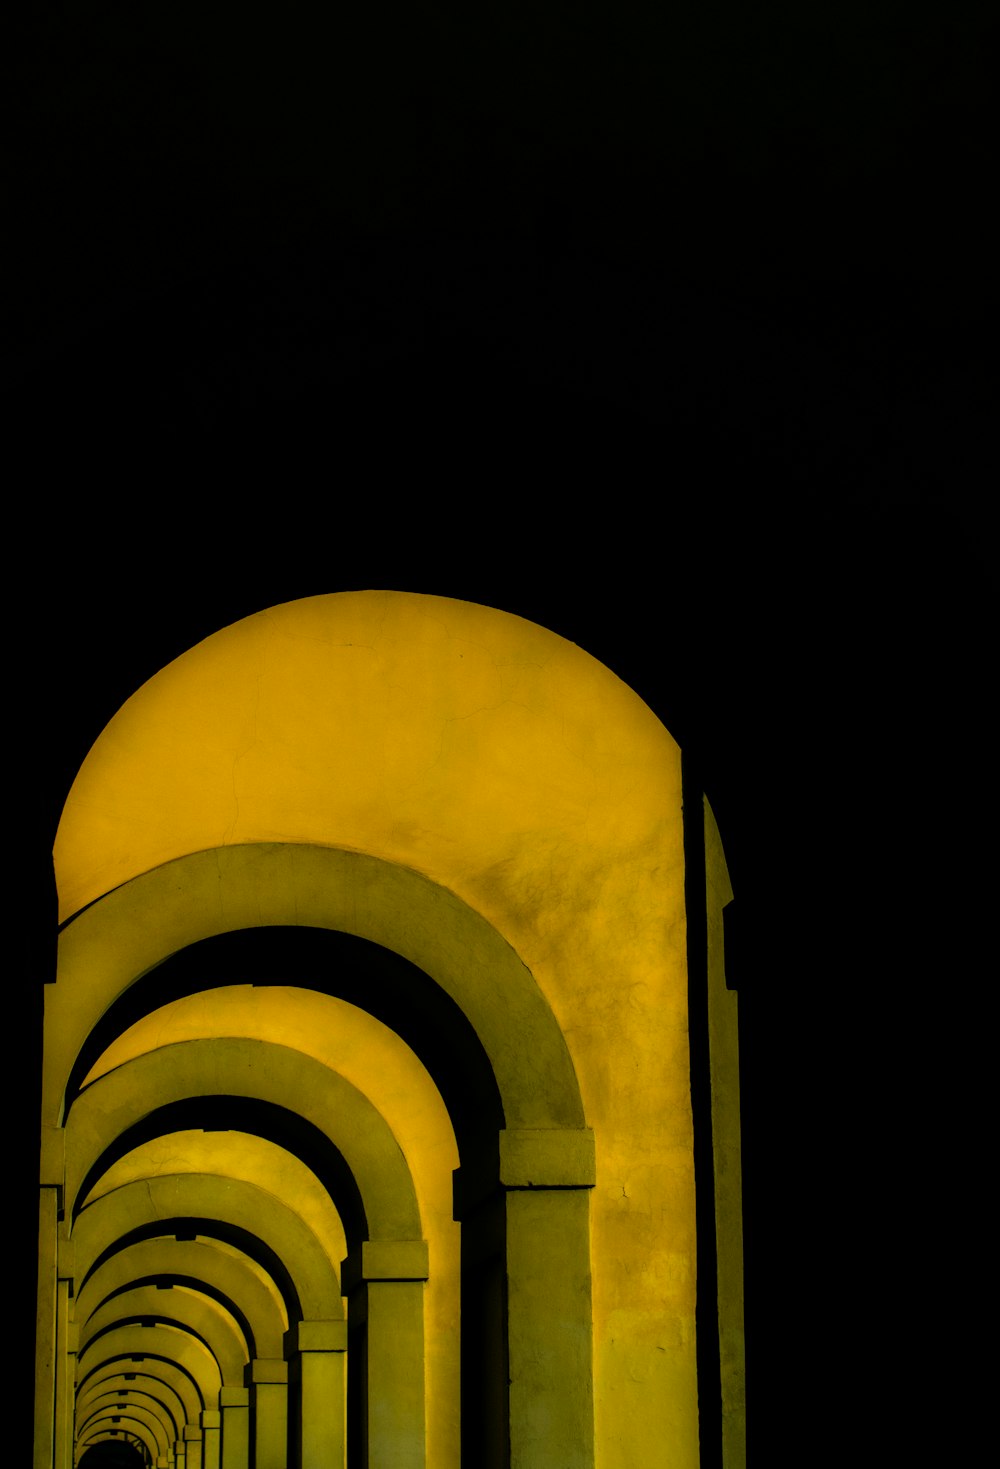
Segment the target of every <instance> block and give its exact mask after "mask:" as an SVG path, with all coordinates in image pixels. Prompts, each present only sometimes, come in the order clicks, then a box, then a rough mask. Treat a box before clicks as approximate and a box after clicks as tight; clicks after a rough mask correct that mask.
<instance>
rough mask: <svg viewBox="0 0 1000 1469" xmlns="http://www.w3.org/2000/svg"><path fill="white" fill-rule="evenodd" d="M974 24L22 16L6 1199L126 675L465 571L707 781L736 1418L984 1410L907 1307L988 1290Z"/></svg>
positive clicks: (849, 1426)
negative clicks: (729, 1026)
mask: <svg viewBox="0 0 1000 1469" xmlns="http://www.w3.org/2000/svg"><path fill="white" fill-rule="evenodd" d="M985 28H986V9H985V7H981V8H980V9H978V10H977V9H976V8H968V7H967V8H966V10H965V11H964V12H962V13H960V14H951V13H949V14H947V15H945V14H943V13H942V12H941V11H940V8H936V9H931V8H926V9H921V8H920V7H915V6H913V5H910V6H906V7H901V6H887V5H886V6H875V7H858V8H857V12H856V13H855V12H854V11H852V9H851V7H843V6H840V7H836V9H835V10H834V8H833V7H822V6H810V7H793V6H786V7H781V6H778V5H774V4H772V5H771V6H769V7H764V8H763V9H761V8H759V7H758V8H755V9H754V11H753V14H752V16H751V15H748V14H745V13H744V7H738V6H735V5H721V6H716V7H714V8H706V7H694V6H677V7H664V6H658V7H654V6H652V5H650V4H647V3H645V0H643V3H635V4H631V5H616V6H615V7H600V6H596V5H591V6H577V7H569V6H557V5H550V4H545V5H542V6H534V7H526V6H524V7H522V6H518V5H505V6H502V7H497V6H495V7H489V8H486V9H483V10H482V11H481V12H480V11H477V13H476V15H475V17H474V18H472V17H470V16H464V17H463V15H462V14H461V12H460V10H459V8H458V7H450V6H448V5H444V4H442V5H439V6H438V7H436V8H435V9H433V10H431V9H424V10H421V11H417V10H415V9H414V8H413V7H409V8H406V9H396V8H394V7H393V6H391V5H381V6H372V7H369V8H366V9H365V10H364V11H363V12H357V13H353V12H348V11H343V12H341V11H338V10H336V9H335V8H333V7H320V6H318V5H315V4H311V3H299V4H294V5H285V6H282V7H280V8H277V7H265V6H263V5H259V4H246V5H243V6H239V7H237V6H234V5H228V4H218V5H213V6H210V7H209V6H195V5H193V4H191V5H174V6H171V7H166V6H162V5H143V6H138V7H137V6H126V5H113V4H103V5H88V6H78V7H70V6H67V5H63V6H53V7H48V8H44V7H43V8H42V9H41V10H40V11H39V13H38V15H37V17H36V19H35V20H34V21H33V22H32V25H31V28H30V31H29V32H27V33H26V34H25V36H24V40H23V45H21V44H20V43H19V46H18V47H17V48H15V56H16V59H17V62H18V76H17V90H16V93H15V95H16V97H17V100H18V102H19V103H20V107H19V116H20V119H21V131H20V133H19V134H18V135H17V136H16V137H15V148H14V154H13V158H12V162H13V191H12V195H11V197H12V199H13V203H14V208H13V211H12V218H13V221H14V226H15V228H14V230H13V241H12V243H13V246H14V252H13V256H12V260H13V263H12V265H11V267H10V268H9V272H8V277H7V286H8V291H7V302H6V315H5V320H6V327H5V343H6V349H7V351H6V369H7V373H8V379H7V381H8V388H7V392H6V402H7V405H8V410H9V421H10V432H9V434H8V454H7V459H8V469H9V473H8V497H9V498H8V504H9V507H10V508H9V512H8V514H9V524H8V530H9V535H8V578H7V580H8V587H9V591H10V593H11V596H10V603H9V612H8V657H9V660H10V664H11V667H12V678H13V684H14V688H15V691H16V697H15V698H14V700H13V701H12V703H11V706H10V711H9V714H8V723H9V728H8V733H9V736H10V738H11V740H12V741H13V748H14V750H15V755H14V757H13V764H12V766H11V769H12V771H13V772H14V777H13V779H12V782H11V795H12V798H13V801H12V804H13V811H14V821H13V823H12V826H11V833H10V839H11V841H12V849H11V858H12V865H13V866H14V868H15V870H16V873H17V875H18V876H19V877H21V878H23V893H22V892H20V891H19V894H18V897H17V899H16V900H15V902H14V904H13V905H12V909H11V915H10V922H11V926H12V930H13V931H14V932H16V933H17V934H18V935H19V938H20V939H23V944H20V945H19V946H18V948H17V950H16V953H17V955H18V957H17V959H16V961H15V963H14V967H13V969H12V973H11V977H10V979H9V981H8V982H9V984H10V985H11V987H12V989H13V990H14V992H15V994H16V997H17V998H16V1001H15V1004H16V1011H15V1013H16V1015H17V1016H18V1018H19V1020H20V1017H21V1015H22V1007H23V1017H24V1018H23V1023H21V1024H19V1027H18V1036H19V1041H20V1044H22V1045H23V1049H24V1060H23V1061H21V1062H12V1063H11V1066H10V1070H11V1074H12V1079H13V1081H14V1083H15V1089H16V1090H15V1095H16V1097H17V1098H18V1101H17V1104H16V1105H17V1108H18V1113H17V1114H15V1115H20V1112H21V1111H22V1110H23V1114H24V1115H23V1121H22V1122H21V1123H20V1124H19V1125H18V1127H17V1128H16V1129H15V1132H16V1137H15V1146H16V1148H17V1149H18V1157H19V1158H20V1157H21V1155H22V1154H23V1164H22V1165H21V1176H22V1177H23V1178H24V1180H25V1182H24V1188H25V1190H26V1192H25V1197H26V1198H29V1197H31V1195H32V1190H33V1188H34V1177H35V1166H36V1165H35V1143H34V1131H33V1129H34V1123H33V1120H32V1118H33V1115H34V1113H33V1108H32V1106H29V1105H28V1098H27V1094H26V1093H25V1091H24V1090H23V1070H24V1068H25V1067H26V1068H27V1071H28V1074H29V1075H32V1074H33V1072H32V1070H31V1062H32V1057H33V1056H35V1055H37V1051H38V1046H37V1041H36V1036H37V1015H38V1005H39V1000H38V996H39V994H40V988H41V984H42V981H43V980H44V978H45V977H46V976H47V975H48V974H49V973H50V972H51V967H50V966H51V960H52V951H53V941H52V934H53V931H54V930H53V923H54V897H53V894H52V887H51V862H50V857H49V853H50V850H51V842H52V836H53V833H54V830H55V824H56V822H57V820H58V812H59V809H60V806H61V802H62V800H63V799H64V796H65V793H66V791H67V789H68V787H69V785H70V783H71V781H72V778H73V774H74V772H75V770H76V768H77V767H78V766H79V763H80V762H81V760H82V759H83V757H84V755H85V754H86V751H87V749H88V748H89V746H90V744H91V743H92V742H93V740H94V739H95V738H96V736H97V735H98V733H99V732H100V730H101V728H102V727H103V725H104V724H105V723H106V722H107V720H108V719H109V718H110V717H111V716H112V714H113V713H114V711H115V710H116V708H117V707H119V705H120V704H121V703H122V702H123V701H124V700H125V699H126V698H127V697H128V695H129V694H130V693H131V692H132V691H133V690H134V689H135V688H136V687H137V686H138V685H139V684H140V683H141V682H142V681H143V680H144V679H146V678H148V677H150V676H151V675H152V674H153V673H154V672H155V671H156V670H157V669H158V668H160V667H162V666H163V664H164V663H165V662H167V661H169V659H171V658H173V657H175V656H176V655H177V654H179V653H180V652H182V651H183V650H184V649H185V648H187V647H189V646H191V644H192V643H194V642H196V641H198V640H199V639H200V638H202V637H204V636H206V635H208V634H209V633H211V632H212V631H214V630H215V629H217V628H218V627H220V626H224V625H226V624H228V623H230V622H232V621H234V620H236V619H237V618H239V617H242V616H244V615H247V614H249V613H251V612H254V611H257V610H259V609H260V608H262V607H265V606H269V605H273V604H274V603H276V602H280V601H285V600H289V599H292V598H295V597H300V596H306V595H310V594H313V593H319V592H328V591H342V590H350V589H356V588H368V587H379V588H383V587H384V588H391V589H401V590H415V591H423V592H432V593H437V594H441V595H446V596H454V597H460V598H466V599H469V600H473V601H479V602H484V603H487V604H489V605H493V606H497V607H501V608H504V609H506V610H509V611H512V612H515V613H518V614H520V615H522V616H525V617H529V618H531V619H533V620H535V621H537V622H540V623H542V624H544V625H545V626H547V627H550V628H553V629H554V630H555V631H557V632H559V633H561V634H563V635H564V636H566V637H568V638H570V639H571V640H573V641H574V642H577V643H579V644H580V645H581V646H583V647H584V648H586V649H587V650H588V651H590V652H591V653H593V654H594V655H595V656H596V657H598V658H600V659H601V660H602V661H604V662H605V663H607V664H608V666H609V667H611V668H612V669H614V671H615V672H617V673H618V674H619V675H620V676H621V677H622V678H623V679H625V681H626V682H628V683H629V684H631V686H632V687H634V688H635V689H636V690H637V691H638V692H639V693H640V694H641V696H642V697H643V698H644V699H645V700H646V701H647V702H648V703H649V704H650V706H651V707H652V708H653V709H654V710H655V711H656V713H657V714H658V715H659V716H660V717H661V718H662V719H663V721H664V723H665V724H666V725H667V727H668V728H669V729H670V730H671V732H672V733H673V734H674V735H675V737H676V738H677V739H678V740H679V742H680V743H681V745H682V747H683V748H684V750H685V751H686V752H687V753H689V754H690V755H692V756H693V757H694V758H695V759H696V760H697V761H698V763H699V765H700V767H701V770H702V772H703V779H704V785H705V789H706V790H707V791H708V794H709V797H710V799H711V800H712V802H713V806H714V808H715V810H716V814H717V817H718V819H719V824H720V827H721V830H722V834H723V839H724V842H725V844H726V851H727V855H728V857H729V861H730V868H731V875H732V878H733V884H734V888H735V891H736V895H737V896H736V905H735V908H734V939H733V953H732V955H731V959H732V968H733V971H734V973H733V977H734V980H735V981H736V982H737V983H738V986H739V993H740V1006H741V1026H742V1044H743V1068H744V1071H743V1089H744V1143H745V1161H744V1173H745V1192H746V1270H747V1353H748V1394H749V1398H750V1402H751V1405H752V1406H751V1416H750V1424H751V1442H752V1445H753V1452H754V1460H753V1462H754V1463H757V1462H760V1463H764V1462H765V1461H766V1462H769V1463H774V1462H778V1463H784V1462H786V1461H787V1462H789V1463H791V1462H796V1463H799V1462H802V1460H803V1459H814V1458H819V1459H824V1458H825V1457H827V1455H830V1456H832V1454H833V1450H832V1447H830V1446H831V1445H832V1444H833V1443H834V1442H836V1441H837V1440H838V1439H839V1437H840V1436H841V1435H846V1436H847V1438H848V1440H849V1439H850V1435H852V1434H854V1433H855V1432H856V1431H857V1427H858V1424H859V1422H860V1421H861V1420H862V1419H865V1420H867V1421H868V1422H869V1423H870V1424H872V1423H874V1424H877V1425H878V1426H877V1428H876V1429H874V1430H873V1429H871V1428H869V1429H868V1430H867V1431H868V1432H869V1433H872V1432H874V1433H875V1441H877V1442H880V1443H885V1444H886V1445H887V1446H888V1445H892V1453H893V1455H896V1454H897V1453H898V1452H899V1443H900V1437H901V1436H902V1437H903V1438H907V1437H913V1438H914V1440H915V1441H920V1442H926V1440H927V1436H928V1435H929V1434H930V1433H931V1431H932V1426H933V1424H934V1423H938V1424H939V1426H940V1427H941V1432H942V1434H943V1439H942V1442H951V1441H952V1435H953V1433H955V1432H959V1431H961V1432H963V1433H964V1432H965V1427H964V1425H965V1423H966V1417H965V1413H966V1412H967V1411H968V1404H969V1389H968V1387H967V1385H965V1382H966V1380H965V1379H964V1378H963V1377H962V1370H957V1371H956V1367H955V1361H956V1355H959V1356H960V1355H961V1350H962V1341H963V1340H964V1339H958V1340H956V1339H955V1337H954V1336H953V1335H952V1336H950V1337H949V1338H948V1342H949V1345H948V1347H947V1348H946V1349H944V1350H942V1349H941V1347H940V1344H938V1347H937V1348H936V1349H934V1350H932V1349H930V1348H929V1347H928V1346H927V1345H926V1344H924V1345H920V1343H922V1342H924V1332H925V1330H926V1326H925V1324H924V1323H925V1314H924V1313H925V1312H927V1311H932V1310H934V1309H936V1308H938V1307H940V1306H941V1305H942V1304H944V1306H945V1310H946V1313H947V1312H948V1311H950V1309H951V1304H950V1303H951V1302H952V1301H953V1300H955V1301H957V1300H959V1299H961V1298H963V1297H965V1296H967V1295H968V1293H969V1290H970V1289H973V1290H974V1285H970V1283H969V1282H968V1280H967V1278H966V1277H965V1276H964V1275H963V1270H964V1269H966V1268H967V1266H968V1259H969V1254H970V1251H971V1253H972V1254H973V1256H974V1249H973V1247H972V1245H971V1243H970V1242H971V1241H972V1240H974V1239H975V1238H976V1220H977V1218H978V1216H979V1212H980V1207H981V1206H980V1204H979V1198H978V1190H979V1178H980V1171H979V1170H977V1169H976V1167H975V1163H974V1160H975V1158H976V1156H977V1153H976V1149H975V1147H974V1146H973V1145H971V1144H972V1138H973V1136H974V1134H973V1123H974V1121H975V1118H976V1116H977V1114H978V1111H979V1109H980V1107H981V1106H982V1101H981V1097H980V1095H979V1093H977V1091H976V1090H975V1088H976V1086H977V1085H978V1083H979V1082H980V1081H981V1080H982V1079H983V1078H984V1075H985V1077H986V1078H987V1079H988V1076H989V1066H988V1063H985V1062H983V1061H982V1060H981V1057H980V1053H979V1052H978V1051H977V1049H976V1037H977V1036H978V1035H980V1034H981V1033H982V1031H983V1026H982V1025H980V1024H979V1023H977V1017H978V1016H979V1015H980V1013H981V1011H980V1006H981V1005H982V1004H983V998H982V996H983V992H984V990H986V989H988V988H990V986H989V985H987V984H984V981H985V980H986V978H987V975H988V973H989V967H988V960H987V957H986V949H985V945H984V943H983V942H981V941H980V940H979V939H978V938H977V937H976V932H977V928H978V926H979V923H980V921H981V914H982V913H983V911H984V909H985V905H986V903H987V902H988V891H987V889H988V884H987V882H986V877H985V864H986V863H987V861H988V857H989V853H990V841H991V837H990V818H989V816H988V814H987V812H988V800H987V797H988V785H989V782H988V762H987V733H986V731H987V729H988V727H989V725H988V716H987V706H988V698H987V694H988V688H989V683H990V651H991V647H992V643H991V639H990V635H989V618H990V614H991V613H992V607H993V600H994V599H993V597H992V581H993V561H994V558H993V549H992V540H993V532H992V515H991V501H992V499H993V498H994V489H993V486H994V482H995V474H996V466H995V462H994V461H993V456H992V437H993V430H994V427H995V425H994V424H993V423H992V422H991V420H992V417H993V410H992V404H993V398H992V388H991V381H990V367H991V361H992V356H993V352H994V342H995V335H994V334H995V327H996V287H995V272H994V271H993V270H992V269H991V265H990V262H991V261H992V259H993V257H994V252H995V242H994V241H992V240H991V239H990V236H989V231H988V214H989V210H988V199H989V192H990V190H989V176H990V175H989V169H988V164H987V155H988V146H987V130H986V119H985V114H986V76H985V66H984V62H983V54H984V38H985ZM984 1018H985V1017H984ZM12 1207H13V1206H12ZM30 1214H31V1211H30V1210H26V1211H25V1212H24V1230H23V1251H24V1258H25V1261H26V1262H27V1261H30V1260H31V1259H32V1257H33V1252H34V1245H33V1242H32V1234H33V1224H32V1221H31V1218H30V1217H29V1216H30ZM20 1217H21V1216H20V1211H18V1218H19V1220H20ZM18 1238H21V1236H18ZM20 1248H22V1246H20V1245H19V1249H20ZM32 1269H33V1267H30V1266H28V1265H27V1264H26V1268H25V1302H26V1304H25V1307H24V1311H23V1317H22V1319H23V1320H25V1321H26V1322H30V1319H31V1314H30V1306H29V1305H28V1304H27V1303H28V1302H29V1301H30V1297H31V1294H32V1292H33V1281H32ZM932 1335H934V1333H932ZM949 1364H950V1365H949ZM23 1377H24V1393H25V1397H24V1401H25V1402H27V1401H29V1398H30V1362H29V1359H28V1355H27V1354H26V1355H25V1364H24V1368H23ZM890 1382H892V1383H893V1384H894V1386H893V1388H892V1389H891V1390H890V1388H889V1387H888V1384H889V1383H890ZM915 1401H919V1410H918V1409H917V1408H915V1407H914V1402H915ZM949 1402H950V1403H951V1404H952V1406H950V1407H946V1408H945V1409H944V1411H943V1412H942V1405H944V1404H946V1403H949ZM903 1404H905V1405H906V1406H901V1405H903ZM956 1425H959V1426H960V1427H956ZM669 1458H670V1456H669V1446H665V1447H664V1463H668V1462H669Z"/></svg>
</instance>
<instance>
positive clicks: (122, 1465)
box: [77, 1438, 145, 1469]
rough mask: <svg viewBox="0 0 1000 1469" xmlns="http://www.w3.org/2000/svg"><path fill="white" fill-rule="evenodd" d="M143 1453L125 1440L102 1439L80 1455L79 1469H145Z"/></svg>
mask: <svg viewBox="0 0 1000 1469" xmlns="http://www.w3.org/2000/svg"><path fill="white" fill-rule="evenodd" d="M144 1463H145V1461H144V1459H143V1457H142V1452H141V1451H140V1450H139V1449H137V1448H136V1447H135V1445H134V1444H130V1443H126V1442H125V1441H124V1440H123V1439H112V1438H106V1439H102V1440H101V1441H100V1442H99V1443H95V1444H88V1445H87V1447H86V1448H85V1449H84V1451H83V1453H82V1454H81V1455H80V1458H79V1461H78V1464H77V1469H143V1465H144Z"/></svg>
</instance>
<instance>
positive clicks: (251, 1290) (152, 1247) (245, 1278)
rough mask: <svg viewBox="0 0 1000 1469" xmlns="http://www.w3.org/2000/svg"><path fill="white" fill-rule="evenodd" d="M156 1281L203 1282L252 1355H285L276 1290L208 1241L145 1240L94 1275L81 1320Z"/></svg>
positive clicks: (80, 1306)
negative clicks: (127, 1292)
mask: <svg viewBox="0 0 1000 1469" xmlns="http://www.w3.org/2000/svg"><path fill="white" fill-rule="evenodd" d="M152 1280H164V1281H169V1282H172V1283H176V1282H183V1283H192V1282H197V1283H198V1284H199V1285H200V1288H201V1289H202V1290H205V1291H209V1292H211V1293H213V1294H214V1296H215V1299H217V1300H218V1301H219V1302H220V1303H221V1304H223V1305H225V1306H226V1307H227V1309H228V1310H229V1311H230V1312H231V1313H232V1315H233V1317H234V1319H235V1320H236V1321H237V1323H238V1324H239V1327H240V1330H241V1332H242V1334H243V1337H244V1339H245V1340H246V1342H247V1345H248V1347H249V1350H250V1355H251V1356H258V1355H259V1356H262V1357H277V1356H280V1355H281V1338H282V1334H283V1333H284V1331H285V1329H286V1327H287V1324H288V1323H287V1320H283V1319H282V1314H281V1311H280V1308H279V1305H278V1299H277V1293H276V1291H275V1292H274V1293H272V1291H271V1290H269V1289H268V1287H267V1285H266V1284H265V1283H264V1280H263V1279H262V1278H261V1276H260V1275H259V1274H258V1273H255V1272H254V1271H253V1270H251V1269H249V1268H248V1264H247V1262H246V1260H245V1259H244V1260H240V1258H239V1257H238V1256H237V1255H235V1254H233V1253H225V1252H223V1251H221V1250H217V1249H214V1248H213V1247H212V1246H211V1245H210V1244H209V1243H208V1242H207V1241H205V1240H177V1239H158V1240H156V1241H152V1240H142V1241H139V1242H137V1243H135V1244H132V1245H129V1246H128V1247H127V1248H126V1249H124V1250H120V1251H119V1252H118V1253H117V1254H116V1255H112V1256H111V1257H110V1258H109V1259H107V1260H105V1261H104V1263H103V1264H102V1265H101V1266H100V1267H99V1268H98V1269H96V1270H94V1271H93V1272H92V1273H91V1275H90V1276H89V1277H88V1280H87V1283H86V1285H85V1286H83V1288H82V1289H81V1290H80V1291H79V1292H78V1294H77V1296H76V1300H75V1308H76V1316H77V1319H86V1317H87V1316H88V1315H89V1314H90V1312H91V1311H92V1310H93V1309H94V1307H95V1306H96V1305H97V1304H99V1303H100V1302H101V1301H104V1300H106V1299H107V1298H108V1297H109V1296H112V1295H116V1294H117V1293H118V1292H119V1291H121V1290H124V1289H127V1288H130V1287H131V1285H132V1284H133V1282H136V1283H139V1282H144V1281H152ZM258 1346H259V1351H258Z"/></svg>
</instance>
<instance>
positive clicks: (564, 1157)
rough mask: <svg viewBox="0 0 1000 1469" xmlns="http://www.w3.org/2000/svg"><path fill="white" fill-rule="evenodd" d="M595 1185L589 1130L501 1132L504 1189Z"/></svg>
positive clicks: (506, 1130)
mask: <svg viewBox="0 0 1000 1469" xmlns="http://www.w3.org/2000/svg"><path fill="white" fill-rule="evenodd" d="M596 1182H597V1163H596V1156H595V1152H594V1133H593V1130H592V1128H589V1127H578V1128H568V1127H566V1128H562V1127H560V1128H556V1127H518V1128H509V1127H508V1128H505V1129H504V1130H503V1131H502V1132H501V1134H500V1184H501V1186H502V1187H503V1188H505V1189H529V1188H531V1189H548V1188H593V1187H594V1184H595V1183H596Z"/></svg>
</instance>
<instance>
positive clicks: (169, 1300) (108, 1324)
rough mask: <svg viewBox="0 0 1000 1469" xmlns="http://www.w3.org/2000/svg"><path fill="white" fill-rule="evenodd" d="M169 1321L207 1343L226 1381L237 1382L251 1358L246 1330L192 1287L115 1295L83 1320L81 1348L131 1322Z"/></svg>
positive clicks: (141, 1288) (151, 1288)
mask: <svg viewBox="0 0 1000 1469" xmlns="http://www.w3.org/2000/svg"><path fill="white" fill-rule="evenodd" d="M146 1321H153V1322H156V1323H162V1322H169V1324H170V1325H173V1326H179V1327H182V1328H183V1329H184V1330H185V1331H188V1332H190V1333H191V1335H193V1336H196V1337H197V1338H198V1340H199V1341H201V1342H203V1343H204V1345H205V1346H207V1347H208V1349H209V1351H210V1352H211V1353H212V1356H213V1357H214V1358H215V1360H216V1362H218V1364H219V1370H220V1372H221V1373H222V1380H223V1382H225V1383H227V1384H229V1385H231V1386H234V1387H235V1386H238V1385H240V1384H242V1382H243V1367H244V1364H245V1363H246V1362H248V1361H249V1359H250V1354H249V1352H248V1351H247V1344H246V1342H245V1340H244V1339H243V1334H242V1332H240V1330H239V1328H238V1326H237V1325H236V1323H235V1322H234V1321H233V1319H232V1317H231V1316H230V1315H229V1314H228V1312H226V1311H224V1310H222V1309H221V1308H220V1307H219V1306H218V1305H217V1304H216V1303H215V1302H214V1301H211V1300H210V1299H209V1298H208V1297H207V1296H204V1295H202V1294H200V1293H199V1292H197V1291H193V1290H191V1289H190V1288H180V1289H175V1288H173V1287H171V1288H169V1289H166V1290H165V1289H163V1288H162V1287H157V1286H155V1285H153V1286H148V1285H144V1286H133V1287H132V1289H131V1290H127V1291H123V1292H122V1293H121V1294H120V1295H116V1296H113V1297H112V1298H111V1299H110V1300H106V1301H104V1302H102V1303H101V1305H99V1306H98V1307H97V1309H96V1310H95V1311H94V1312H93V1313H92V1314H91V1315H90V1316H89V1317H86V1318H85V1319H83V1320H81V1321H80V1323H79V1324H80V1351H83V1349H84V1347H85V1346H86V1345H87V1343H88V1342H90V1341H93V1340H95V1339H96V1338H97V1337H99V1336H100V1335H101V1334H102V1333H104V1332H106V1331H108V1330H111V1329H113V1328H114V1327H115V1326H117V1325H119V1324H121V1325H124V1324H126V1323H128V1322H133V1323H134V1322H146Z"/></svg>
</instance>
